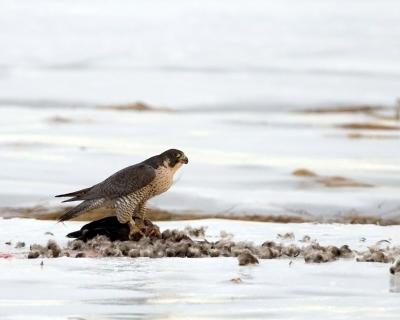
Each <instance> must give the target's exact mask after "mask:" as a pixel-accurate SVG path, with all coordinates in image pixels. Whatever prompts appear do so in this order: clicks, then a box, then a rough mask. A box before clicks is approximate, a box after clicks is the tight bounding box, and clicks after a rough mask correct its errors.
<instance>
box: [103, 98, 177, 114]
mask: <svg viewBox="0 0 400 320" xmlns="http://www.w3.org/2000/svg"><path fill="white" fill-rule="evenodd" d="M102 108H103V109H108V110H117V111H140V112H144V111H147V112H148V111H158V112H173V111H174V110H173V109H170V108H165V107H154V106H151V105H149V104H147V103H144V102H140V101H138V102H133V103H126V104H115V105H109V106H103V107H102Z"/></svg>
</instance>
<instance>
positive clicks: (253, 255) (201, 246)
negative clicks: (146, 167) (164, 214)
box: [17, 227, 400, 274]
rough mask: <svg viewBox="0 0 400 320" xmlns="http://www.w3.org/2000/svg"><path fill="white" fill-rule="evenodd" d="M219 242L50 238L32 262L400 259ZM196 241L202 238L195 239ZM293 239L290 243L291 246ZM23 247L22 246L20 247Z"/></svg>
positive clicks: (377, 250)
mask: <svg viewBox="0 0 400 320" xmlns="http://www.w3.org/2000/svg"><path fill="white" fill-rule="evenodd" d="M220 236H221V238H220V239H219V240H218V241H215V242H210V241H208V240H207V239H205V228H198V229H196V228H189V227H187V228H185V230H183V231H180V230H175V229H174V230H170V229H167V230H165V231H163V232H162V234H161V236H160V237H159V238H154V237H153V238H149V237H142V238H141V239H139V240H137V241H110V240H109V239H108V238H107V237H106V236H96V237H94V238H93V239H90V240H88V241H86V242H84V241H82V240H77V239H75V240H72V241H69V242H68V244H67V247H65V248H61V247H60V246H59V245H58V244H57V243H56V241H54V240H49V241H48V243H47V245H45V246H42V245H39V244H33V245H31V246H30V251H29V253H28V256H27V257H28V258H29V259H36V258H39V257H46V258H57V257H61V256H67V257H71V258H84V257H131V258H138V257H149V258H164V257H181V258H185V257H186V258H202V257H236V258H237V259H238V263H239V265H247V264H257V263H259V262H258V261H259V260H258V259H277V258H290V259H293V258H298V259H304V261H305V262H306V263H326V262H331V261H335V260H338V259H355V260H356V261H358V262H381V263H393V262H394V261H395V260H396V258H398V257H400V247H396V246H391V245H390V243H389V242H387V241H378V242H377V243H376V244H375V245H374V246H370V247H368V248H367V250H364V251H357V250H352V249H351V248H350V247H349V246H348V245H343V246H340V247H337V246H333V245H328V246H322V245H320V244H319V243H318V242H317V240H312V241H311V238H310V237H309V236H307V235H306V236H304V237H303V238H302V240H300V242H301V243H302V244H301V245H298V244H296V243H294V236H293V234H292V233H287V234H284V235H278V236H277V237H276V239H278V240H282V241H281V242H275V241H269V240H268V241H265V242H264V243H262V244H261V245H255V244H254V243H252V242H247V241H238V242H235V241H233V236H232V235H230V234H228V233H226V232H224V231H222V232H221V234H220ZM191 237H195V238H201V239H200V240H193V239H192V238H191ZM289 240H290V242H291V243H288V241H289ZM17 246H18V247H20V248H21V247H23V244H22V243H20V244H17ZM390 272H391V273H392V274H395V273H400V258H399V259H398V260H397V262H396V263H395V264H394V265H393V266H392V267H391V269H390Z"/></svg>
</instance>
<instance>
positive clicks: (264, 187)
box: [0, 0, 400, 218]
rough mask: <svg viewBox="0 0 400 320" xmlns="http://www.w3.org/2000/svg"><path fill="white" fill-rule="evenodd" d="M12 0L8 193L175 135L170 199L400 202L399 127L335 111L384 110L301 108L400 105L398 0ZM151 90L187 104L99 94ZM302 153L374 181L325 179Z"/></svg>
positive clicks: (6, 66)
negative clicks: (183, 162) (349, 183)
mask: <svg viewBox="0 0 400 320" xmlns="http://www.w3.org/2000/svg"><path fill="white" fill-rule="evenodd" d="M0 4H1V10H0V42H1V43H2V44H4V45H2V50H0V88H1V90H0V167H1V168H6V169H5V170H2V171H1V172H0V207H7V206H13V207H23V206H25V207H28V206H36V205H43V206H54V205H56V204H57V203H56V202H54V199H53V198H52V196H53V195H54V194H58V193H64V192H68V191H71V190H74V189H76V188H80V187H86V186H88V185H92V184H94V183H97V182H98V181H99V180H102V179H104V178H106V177H107V176H108V175H109V174H111V173H113V172H115V171H116V170H118V169H120V168H122V167H124V166H127V165H130V164H132V163H136V162H138V161H141V160H143V159H145V158H146V157H149V156H151V155H154V154H156V153H160V152H161V151H164V150H165V149H167V148H170V147H177V148H180V149H182V150H184V151H185V152H186V153H187V155H188V156H189V158H190V163H189V166H187V167H185V168H184V169H183V170H182V172H180V173H179V177H178V180H179V182H178V183H176V185H175V186H174V187H173V188H172V189H171V191H170V192H168V194H166V195H163V196H162V197H160V198H157V199H154V201H153V203H152V204H153V205H156V206H158V207H160V208H162V209H169V210H173V211H195V212H207V213H220V212H224V213H232V214H235V213H249V214H267V215H271V214H277V215H280V214H293V215H302V216H305V217H307V218H310V217H311V218H313V217H315V216H322V217H332V216H337V215H341V214H347V213H351V214H362V215H374V216H384V217H386V218H393V217H397V216H398V214H399V206H400V204H399V200H398V194H399V192H400V184H399V179H398V178H397V177H398V176H399V170H400V169H399V165H398V164H399V163H400V148H399V131H398V130H397V131H396V130H394V131H391V132H383V133H382V132H378V131H374V130H368V131H367V132H365V131H357V132H356V134H359V133H360V132H361V133H362V134H369V135H370V136H372V137H373V138H368V139H349V138H348V134H354V132H353V131H351V130H343V129H339V128H336V125H339V124H343V123H348V122H365V121H375V120H376V119H371V118H370V117H367V116H365V115H360V114H358V115H357V114H353V115H351V114H344V115H329V116H328V115H319V116H318V115H312V114H307V115H306V114H297V113H293V112H292V111H294V110H299V109H302V108H306V107H307V108H308V107H325V106H332V105H338V104H339V105H340V104H359V103H372V104H374V103H377V104H385V105H390V106H391V105H393V103H394V101H395V99H396V98H397V97H398V94H399V92H398V88H399V84H400V62H399V59H398V57H399V54H400V52H399V48H400V46H399V40H398V39H400V34H399V32H400V31H399V30H400V22H399V21H400V20H399V19H398V14H397V12H398V11H399V10H398V9H399V2H398V1H391V0H384V1H373V0H367V1H357V0H353V1H344V0H329V1H328V0H327V1H320V0H302V1H290V0H285V1H279V2H276V1H251V2H249V1H244V0H226V1H218V2H215V1H201V3H200V2H198V1H184V2H182V1H179V0H177V1H175V0H173V1H168V3H166V2H165V1H161V0H153V1H125V0H120V1H113V2H111V1H106V0H100V1H96V2H94V1H89V0H83V1H58V2H57V4H55V3H53V2H52V1H49V0H37V1H33V2H32V1H29V0H21V1H17V2H16V1H12V0H0ZM138 100H142V101H145V102H147V103H149V104H150V105H155V106H157V107H158V106H161V107H163V106H166V107H170V108H172V109H175V110H178V112H175V113H159V112H151V113H135V112H121V111H112V110H107V111H105V110H99V109H98V108H96V107H98V106H99V105H107V104H116V103H117V104H118V103H127V102H134V101H138ZM393 112H394V111H393ZM393 112H392V114H393ZM380 122H385V121H380ZM381 135H383V136H384V137H383V138H380V136H381ZM297 168H307V169H310V170H313V171H315V172H317V173H318V174H320V175H342V176H344V177H347V178H351V179H356V180H358V181H361V182H363V183H367V184H372V185H374V187H373V188H352V187H347V188H325V187H323V186H321V185H318V184H313V183H312V182H311V183H310V182H309V180H307V179H302V178H296V177H293V176H292V175H291V173H292V171H293V170H295V169H297ZM57 205H58V204H57Z"/></svg>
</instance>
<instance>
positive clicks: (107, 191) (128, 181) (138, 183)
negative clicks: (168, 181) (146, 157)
mask: <svg viewBox="0 0 400 320" xmlns="http://www.w3.org/2000/svg"><path fill="white" fill-rule="evenodd" d="M155 176H156V173H155V169H154V168H153V167H152V166H151V165H148V164H146V163H145V161H144V162H141V163H138V164H135V165H132V166H129V167H126V168H124V169H122V170H120V171H118V172H116V173H114V174H113V175H111V176H110V177H108V178H107V179H105V180H104V181H102V182H100V183H98V184H96V185H94V186H92V187H90V188H86V189H82V190H79V191H76V192H72V193H67V194H62V195H58V196H57V197H64V196H65V197H71V196H72V197H73V198H71V199H68V200H66V201H83V202H82V203H81V204H79V205H78V206H77V207H75V208H72V209H71V210H69V211H68V212H66V213H65V214H63V215H62V216H61V218H60V219H59V221H65V220H69V219H71V218H73V217H76V216H78V215H80V214H82V213H84V212H86V211H88V210H91V209H94V208H95V207H99V206H100V205H102V204H103V203H104V201H109V200H115V199H117V198H120V197H123V196H126V195H128V194H131V193H133V192H135V191H137V190H139V189H141V188H143V187H145V186H147V185H148V184H149V183H151V182H152V181H153V180H154V178H155Z"/></svg>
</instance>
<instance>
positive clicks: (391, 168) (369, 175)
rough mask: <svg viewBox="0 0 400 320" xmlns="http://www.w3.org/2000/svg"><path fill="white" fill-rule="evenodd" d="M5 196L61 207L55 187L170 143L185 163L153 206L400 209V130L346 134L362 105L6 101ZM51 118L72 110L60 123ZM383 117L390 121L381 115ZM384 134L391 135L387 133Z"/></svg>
mask: <svg viewBox="0 0 400 320" xmlns="http://www.w3.org/2000/svg"><path fill="white" fill-rule="evenodd" d="M0 110H1V111H0V112H2V117H0V150H1V152H0V166H1V167H3V168H7V170H3V171H2V172H1V173H0V202H1V206H2V207H5V206H14V207H22V206H27V207H28V206H35V205H42V206H54V205H59V201H56V199H54V198H53V196H54V195H55V194H60V193H65V192H70V191H73V190H76V189H80V188H83V187H87V186H91V185H93V184H95V183H97V182H99V181H101V180H103V179H105V178H106V177H107V176H109V175H110V174H112V173H113V172H115V171H117V170H119V169H121V168H123V167H125V166H128V165H131V164H133V163H136V162H139V161H142V160H144V159H146V158H147V157H150V156H152V155H154V154H157V153H160V152H161V151H163V150H166V149H168V148H170V147H178V148H180V149H181V150H184V152H185V153H186V154H187V156H188V157H189V159H190V161H189V164H188V165H187V166H184V167H183V168H182V169H181V170H180V171H179V172H178V174H177V178H176V180H177V182H176V183H175V185H174V186H173V187H172V188H171V189H170V191H168V192H167V193H166V194H164V195H162V196H161V197H158V198H155V199H153V200H152V201H151V203H152V205H155V206H158V207H160V208H162V209H168V210H172V211H195V212H200V213H201V212H205V213H218V212H224V213H227V214H229V213H232V214H235V213H249V214H254V213H256V214H266V215H271V214H277V215H279V214H292V215H302V216H304V217H305V218H312V217H315V216H319V217H321V216H322V217H334V216H337V215H341V214H346V213H353V214H361V215H363V214H364V215H374V216H383V217H386V218H393V217H396V216H398V214H399V207H400V203H399V199H398V194H399V192H400V183H399V179H397V177H398V176H399V174H400V167H399V165H398V164H399V163H400V148H399V141H400V134H399V132H398V131H397V132H396V131H393V132H382V131H381V132H379V131H374V130H367V131H364V130H361V131H360V130H358V131H357V133H359V132H361V133H363V134H364V133H366V134H374V135H377V136H378V137H379V136H382V137H383V139H380V138H374V139H351V138H349V137H348V136H347V134H348V133H351V132H353V131H352V130H344V129H342V128H337V127H336V126H338V125H340V124H346V123H351V122H356V123H357V122H361V123H362V122H374V121H377V120H376V119H375V118H374V117H371V116H367V115H363V114H344V115H340V114H339V115H315V114H299V113H288V112H285V111H282V112H279V111H275V112H274V111H265V112H257V113H248V112H233V111H230V112H212V113H210V112H205V113H203V112H188V113H185V112H174V113H162V112H122V111H113V110H96V109H58V108H40V109H34V108H27V107H15V106H14V107H7V108H6V107H2V108H1V109H0ZM56 117H62V118H63V119H66V120H65V122H62V121H61V122H57V120H54V121H53V119H56ZM380 122H383V123H385V121H380ZM387 135H389V138H388V139H387V138H385V136H387ZM298 168H306V169H310V170H312V171H314V172H316V173H317V174H320V175H322V176H337V175H339V176H344V177H347V178H351V179H355V180H356V181H359V182H362V183H367V184H370V185H372V186H373V187H340V188H327V187H324V186H323V185H321V184H318V183H315V182H314V180H313V179H310V178H304V177H295V176H293V175H292V172H293V171H294V170H296V169H298Z"/></svg>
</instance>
